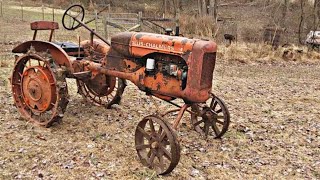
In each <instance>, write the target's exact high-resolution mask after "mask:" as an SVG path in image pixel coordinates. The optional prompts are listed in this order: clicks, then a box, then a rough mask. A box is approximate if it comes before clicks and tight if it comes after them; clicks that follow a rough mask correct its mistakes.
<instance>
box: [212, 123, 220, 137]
mask: <svg viewBox="0 0 320 180" xmlns="http://www.w3.org/2000/svg"><path fill="white" fill-rule="evenodd" d="M212 129H213V131H214V133H215V135H216V136H218V135H219V134H220V130H219V128H218V127H217V125H216V124H215V123H213V125H212Z"/></svg>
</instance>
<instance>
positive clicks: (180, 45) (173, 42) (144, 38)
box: [111, 32, 199, 57]
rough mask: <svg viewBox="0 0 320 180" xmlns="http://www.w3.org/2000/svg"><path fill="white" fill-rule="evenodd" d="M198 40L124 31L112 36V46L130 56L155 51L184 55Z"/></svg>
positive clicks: (138, 55)
mask: <svg viewBox="0 0 320 180" xmlns="http://www.w3.org/2000/svg"><path fill="white" fill-rule="evenodd" d="M196 41H199V40H194V39H188V38H185V37H178V36H168V35H160V34H153V33H140V32H139V33H137V32H123V33H119V34H117V35H115V36H113V37H112V38H111V48H112V49H114V50H116V51H118V52H119V53H121V54H123V55H125V56H128V57H143V56H145V55H147V54H151V53H154V52H159V53H166V54H175V55H180V56H181V55H184V54H186V53H188V52H191V51H192V48H193V45H194V43H195V42H196Z"/></svg>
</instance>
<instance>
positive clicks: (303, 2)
mask: <svg viewBox="0 0 320 180" xmlns="http://www.w3.org/2000/svg"><path fill="white" fill-rule="evenodd" d="M304 5H305V0H300V9H301V13H300V23H299V30H298V38H299V43H300V44H303V41H302V39H301V33H302V27H303V23H304Z"/></svg>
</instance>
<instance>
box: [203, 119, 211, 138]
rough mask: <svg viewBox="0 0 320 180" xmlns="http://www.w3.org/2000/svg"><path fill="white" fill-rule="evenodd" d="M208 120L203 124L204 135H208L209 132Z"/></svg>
mask: <svg viewBox="0 0 320 180" xmlns="http://www.w3.org/2000/svg"><path fill="white" fill-rule="evenodd" d="M209 126H210V125H209V122H206V123H205V124H204V134H205V135H206V136H208V134H209Z"/></svg>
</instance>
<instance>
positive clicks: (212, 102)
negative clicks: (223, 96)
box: [210, 100, 218, 110]
mask: <svg viewBox="0 0 320 180" xmlns="http://www.w3.org/2000/svg"><path fill="white" fill-rule="evenodd" d="M212 104H213V106H212ZM217 104H218V102H217V101H216V100H213V101H211V105H210V107H211V109H213V110H214V109H215V108H216V107H217Z"/></svg>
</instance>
